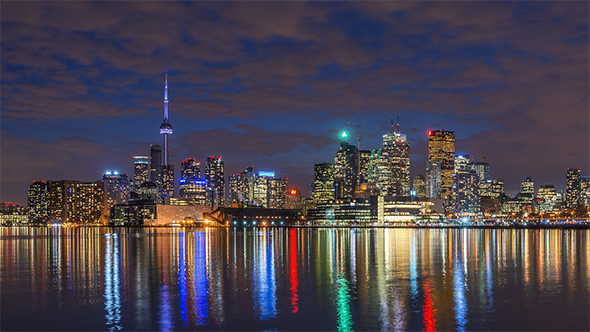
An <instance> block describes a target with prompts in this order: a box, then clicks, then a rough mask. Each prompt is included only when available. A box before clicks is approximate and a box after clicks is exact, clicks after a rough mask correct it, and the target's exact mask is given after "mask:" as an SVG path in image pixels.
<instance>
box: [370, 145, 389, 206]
mask: <svg viewBox="0 0 590 332" xmlns="http://www.w3.org/2000/svg"><path fill="white" fill-rule="evenodd" d="M389 161H390V159H389V153H388V152H387V150H386V149H377V150H373V151H371V157H370V158H369V183H373V184H375V189H377V190H379V192H380V193H381V195H393V193H394V187H393V185H392V181H391V179H392V178H393V177H392V173H391V171H392V169H391V167H390V164H389Z"/></svg>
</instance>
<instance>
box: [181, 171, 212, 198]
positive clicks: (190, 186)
mask: <svg viewBox="0 0 590 332" xmlns="http://www.w3.org/2000/svg"><path fill="white" fill-rule="evenodd" d="M179 182H180V186H179V195H180V198H182V199H185V200H188V201H190V202H192V203H193V204H195V205H206V204H207V181H206V180H204V179H200V178H196V177H193V178H184V177H183V178H181V179H180V181H179Z"/></svg>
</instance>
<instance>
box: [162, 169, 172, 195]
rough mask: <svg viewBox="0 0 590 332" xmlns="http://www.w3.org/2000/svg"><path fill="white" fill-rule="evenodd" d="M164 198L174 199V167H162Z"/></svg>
mask: <svg viewBox="0 0 590 332" xmlns="http://www.w3.org/2000/svg"><path fill="white" fill-rule="evenodd" d="M161 193H162V197H174V165H162V191H161Z"/></svg>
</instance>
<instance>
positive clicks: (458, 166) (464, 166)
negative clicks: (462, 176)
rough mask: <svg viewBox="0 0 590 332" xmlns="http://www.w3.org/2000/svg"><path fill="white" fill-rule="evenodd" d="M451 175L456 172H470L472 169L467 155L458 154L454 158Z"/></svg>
mask: <svg viewBox="0 0 590 332" xmlns="http://www.w3.org/2000/svg"><path fill="white" fill-rule="evenodd" d="M454 165H455V166H454V169H453V173H457V172H458V171H470V170H472V169H473V167H472V163H471V160H470V159H469V156H468V155H463V154H458V155H456V156H455V163H454Z"/></svg>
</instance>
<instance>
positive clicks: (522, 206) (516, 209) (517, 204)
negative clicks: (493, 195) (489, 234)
mask: <svg viewBox="0 0 590 332" xmlns="http://www.w3.org/2000/svg"><path fill="white" fill-rule="evenodd" d="M500 205H501V210H502V212H504V213H510V214H513V215H514V216H515V217H520V216H524V215H526V214H530V213H533V212H535V207H534V204H533V194H530V193H529V194H523V193H518V194H516V196H515V197H514V198H510V197H505V198H503V199H501V202H500Z"/></svg>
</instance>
